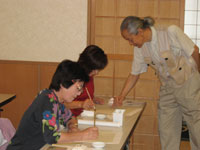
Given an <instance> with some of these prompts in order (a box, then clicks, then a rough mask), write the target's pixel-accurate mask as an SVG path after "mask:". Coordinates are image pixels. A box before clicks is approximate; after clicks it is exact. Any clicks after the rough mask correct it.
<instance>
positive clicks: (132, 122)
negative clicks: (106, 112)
mask: <svg viewBox="0 0 200 150" xmlns="http://www.w3.org/2000/svg"><path fill="white" fill-rule="evenodd" d="M145 105H146V103H144V102H134V101H133V103H131V106H122V107H118V108H120V109H124V108H125V109H126V108H128V107H129V108H130V107H131V108H132V109H134V108H137V109H138V108H140V109H139V111H137V112H136V113H134V114H133V115H131V116H127V115H125V116H124V121H123V126H122V127H107V126H98V128H99V132H101V131H104V132H105V131H106V130H107V131H108V132H113V133H118V134H120V137H121V138H120V140H119V142H118V143H115V144H113V143H111V144H106V146H105V148H104V150H123V148H124V146H125V144H126V143H127V141H129V139H130V137H131V135H132V134H133V131H134V129H135V127H136V125H137V122H138V121H139V118H140V116H141V114H142V112H143V110H144V108H145ZM100 107H108V106H100ZM97 109H98V107H97ZM110 109H112V108H110ZM87 127H89V125H79V128H81V129H84V128H87ZM105 136H106V137H105V138H108V136H109V135H108V134H106V135H105ZM84 144H85V145H87V146H89V147H91V143H84ZM64 149H65V148H56V147H51V146H50V145H45V146H44V147H43V148H42V149H41V150H64Z"/></svg>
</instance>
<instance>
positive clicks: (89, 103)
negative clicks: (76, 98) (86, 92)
mask: <svg viewBox="0 0 200 150" xmlns="http://www.w3.org/2000/svg"><path fill="white" fill-rule="evenodd" d="M83 108H84V109H86V110H88V109H93V108H94V102H93V101H91V100H90V99H86V100H85V101H84V102H83Z"/></svg>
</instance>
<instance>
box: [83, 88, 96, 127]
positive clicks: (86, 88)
mask: <svg viewBox="0 0 200 150" xmlns="http://www.w3.org/2000/svg"><path fill="white" fill-rule="evenodd" d="M85 89H86V92H87V95H88V97H89V99H90V100H91V101H92V98H91V96H90V93H89V91H88V89H87V87H85ZM92 102H93V101H92ZM95 123H96V107H95V106H94V127H95V126H96V124H95Z"/></svg>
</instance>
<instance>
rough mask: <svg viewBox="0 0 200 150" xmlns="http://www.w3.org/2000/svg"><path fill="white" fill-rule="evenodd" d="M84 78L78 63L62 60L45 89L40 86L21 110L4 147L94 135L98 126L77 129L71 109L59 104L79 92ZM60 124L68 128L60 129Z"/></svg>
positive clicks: (34, 147) (14, 149)
mask: <svg viewBox="0 0 200 150" xmlns="http://www.w3.org/2000/svg"><path fill="white" fill-rule="evenodd" d="M88 80H89V77H88V75H87V74H86V73H85V72H84V70H83V69H82V68H81V67H80V65H79V64H78V63H75V62H72V61H70V60H64V61H62V62H61V63H60V64H59V65H58V67H57V69H56V72H55V73H54V76H53V78H52V81H51V84H50V87H49V89H44V90H42V91H41V92H40V93H39V94H38V95H37V97H36V98H35V100H34V101H33V103H32V104H31V105H30V107H29V108H28V109H27V111H26V112H25V113H24V115H23V117H22V120H21V122H20V124H19V127H18V129H17V131H16V134H15V135H14V137H13V138H12V140H11V142H10V144H9V145H8V147H7V150H38V149H40V148H41V147H43V146H44V145H45V144H53V143H63V142H73V141H81V140H92V139H96V138H97V136H98V129H97V128H96V127H90V128H87V129H85V130H82V131H80V130H78V128H77V122H76V120H75V119H73V118H72V113H71V111H70V110H69V109H66V108H65V106H64V104H63V103H64V102H67V103H68V102H71V101H73V99H74V98H76V97H77V96H78V95H80V94H81V93H82V88H83V86H84V82H87V81H88ZM63 127H65V128H67V129H68V131H67V132H62V131H61V130H62V129H63Z"/></svg>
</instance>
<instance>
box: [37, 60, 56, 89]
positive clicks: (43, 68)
mask: <svg viewBox="0 0 200 150" xmlns="http://www.w3.org/2000/svg"><path fill="white" fill-rule="evenodd" d="M57 65H58V64H57V63H50V64H42V65H40V90H42V89H45V88H48V87H49V85H50V82H51V79H52V77H53V74H54V72H55V71H56V67H57Z"/></svg>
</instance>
